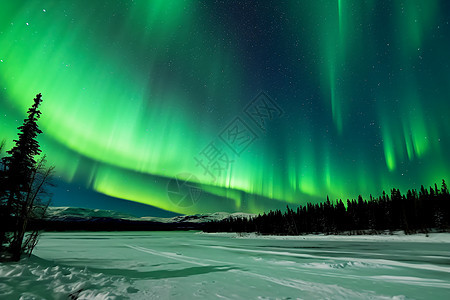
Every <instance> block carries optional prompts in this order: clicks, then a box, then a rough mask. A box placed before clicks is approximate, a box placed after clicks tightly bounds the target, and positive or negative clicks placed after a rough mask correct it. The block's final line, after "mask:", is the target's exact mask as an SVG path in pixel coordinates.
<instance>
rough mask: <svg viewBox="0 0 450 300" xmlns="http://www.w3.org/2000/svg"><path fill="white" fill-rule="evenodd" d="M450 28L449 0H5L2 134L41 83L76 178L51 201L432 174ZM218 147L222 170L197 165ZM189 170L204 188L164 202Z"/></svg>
mask: <svg viewBox="0 0 450 300" xmlns="http://www.w3.org/2000/svg"><path fill="white" fill-rule="evenodd" d="M449 22H450V3H449V2H448V1H445V0H442V1H435V0H430V1H421V0H408V1H406V0H405V1H401V0H399V1H385V0H383V1H376V0H365V1H359V0H358V1H357V0H310V1H293V0H291V1H272V3H271V2H270V1H260V2H257V3H253V1H187V0H186V1H183V0H174V1H167V0H153V1H146V0H134V1H132V0H122V1H113V0H111V1H103V0H101V1H87V0H82V1H81V0H80V1H56V0H53V1H50V0H49V1H44V0H27V1H13V0H3V1H2V2H1V4H0V60H1V61H0V138H4V139H6V141H7V147H6V148H9V147H10V146H11V145H12V140H13V139H14V138H15V137H16V134H17V129H16V128H17V126H19V125H20V123H21V121H22V119H23V118H24V117H25V113H26V110H27V107H29V106H30V105H31V103H32V99H33V97H34V96H35V95H36V94H37V93H39V92H40V93H42V95H43V99H44V102H43V105H42V109H41V110H42V118H41V119H40V121H39V124H40V128H41V129H42V130H43V132H44V133H43V134H42V135H41V136H40V142H41V145H42V149H43V151H44V152H45V153H46V154H47V157H48V160H49V161H50V162H51V163H52V164H53V165H55V166H56V172H57V174H56V176H57V178H58V180H60V181H61V182H64V183H67V184H64V189H65V188H66V186H69V187H71V188H67V192H66V194H64V193H58V197H59V198H58V197H55V198H54V200H53V201H54V203H55V204H57V203H59V202H64V201H66V199H63V198H64V197H67V198H70V199H71V201H72V202H71V205H72V206H77V203H78V202H77V201H78V198H77V194H76V193H75V192H73V191H76V190H77V189H87V190H92V191H95V192H98V193H101V194H105V195H109V196H112V197H115V198H120V199H124V200H129V201H135V202H140V203H145V204H148V205H151V206H154V207H157V208H161V209H164V210H168V211H172V212H176V213H186V214H191V213H204V212H214V211H247V212H252V213H258V212H262V211H264V210H268V209H273V208H280V207H285V206H286V204H289V205H291V206H293V205H295V204H304V203H306V202H307V201H313V202H316V201H323V200H325V199H326V196H327V195H329V197H330V199H335V198H342V199H346V198H355V197H357V196H358V194H362V195H363V196H365V197H367V196H368V195H369V194H373V195H378V194H380V193H381V191H382V190H386V191H389V190H390V189H391V188H393V187H396V188H400V189H401V190H402V191H404V190H406V189H409V188H419V187H420V185H421V184H424V185H431V184H434V183H435V182H436V183H438V184H439V183H440V182H441V180H442V179H448V180H450V176H449V175H450V155H449V154H448V149H450V121H449V120H450V119H449V113H450V55H449V53H450V24H449ZM261 91H263V92H264V93H265V94H266V95H267V96H268V97H269V98H268V99H269V100H267V101H269V102H266V104H268V105H269V106H268V107H269V108H274V107H278V108H279V110H277V111H275V110H270V109H267V107H266V109H265V110H264V109H263V108H262V107H263V106H261V103H263V102H261V101H262V100H260V99H259V98H257V96H258V95H260V92H261ZM258 99H259V100H258ZM252 101H253V102H252ZM255 101H256V102H255ZM258 101H259V102H258ZM271 101H272V102H271ZM252 103H253V104H255V103H257V104H258V103H259V104H258V105H259V106H258V107H259V108H260V109H261V111H263V112H264V113H265V114H266V115H265V116H266V117H265V118H264V121H265V123H264V126H262V127H261V126H259V125H260V124H259V125H258V124H257V123H256V122H255V121H254V120H252V118H251V116H252V115H251V114H249V113H248V111H249V110H248V108H249V107H250V109H251V108H252ZM274 105H275V106H274ZM253 108H254V107H253ZM270 113H273V115H272V114H270ZM236 120H240V121H238V122H241V123H239V124H238V125H237V127H236V126H235V125H236V124H235V123H233V122H236ZM259 120H260V121H261V119H259ZM233 126H234V127H233ZM239 126H241V127H239ZM233 128H234V130H236V131H235V133H239V132H241V131H242V129H243V128H248V129H249V131H248V132H247V135H246V137H243V138H242V136H240V137H239V138H237V139H238V141H237V140H234V142H238V143H240V147H241V148H240V150H239V151H232V149H230V147H227V145H226V143H224V136H228V137H229V138H230V132H231V131H230V130H231V129H233ZM248 133H252V134H251V135H250V136H249V135H248ZM235 138H236V137H235ZM247 138H250V140H248V139H247ZM225 139H226V138H225ZM246 141H247V142H248V141H250V142H248V144H246V143H247V142H246ZM208 145H214V147H215V148H214V149H216V150H218V151H219V152H220V154H218V153H219V152H217V153H215V154H216V156H215V157H214V158H215V159H216V160H215V161H216V162H217V159H220V162H222V163H224V158H225V157H226V158H227V159H228V162H227V163H225V164H222V166H225V167H224V168H223V169H220V170H219V169H217V168H213V169H212V170H214V172H216V178H215V180H214V179H213V178H212V177H211V176H210V174H209V173H208V172H205V170H204V169H203V168H202V167H201V166H200V165H199V163H198V160H196V159H195V158H199V157H201V156H202V155H203V154H204V153H203V154H202V151H204V150H205V149H209V150H208V151H209V152H208V151H207V153H208V154H209V155H213V154H214V153H213V152H211V151H212V150H213V148H211V147H210V148H206V147H208ZM242 149H243V150H242ZM241 150H242V151H241ZM203 158H204V159H206V156H204V157H203ZM210 158H211V157H210ZM219 171H220V172H219ZM219 173H220V174H219ZM182 174H184V175H182ZM191 175H193V176H191ZM180 176H181V178H190V179H189V180H190V181H192V182H193V183H194V184H196V185H197V186H198V187H201V188H202V189H203V194H202V196H201V197H200V198H199V199H198V201H196V202H195V203H193V204H192V205H180V203H176V201H174V200H173V198H170V197H169V195H168V187H170V182H173V178H180ZM169 189H170V188H169ZM70 191H72V192H70ZM63 195H65V196H63ZM90 201H91V200H90ZM95 201H96V199H92V206H95ZM129 201H124V202H123V203H124V204H123V205H124V206H126V205H127V204H128V203H129Z"/></svg>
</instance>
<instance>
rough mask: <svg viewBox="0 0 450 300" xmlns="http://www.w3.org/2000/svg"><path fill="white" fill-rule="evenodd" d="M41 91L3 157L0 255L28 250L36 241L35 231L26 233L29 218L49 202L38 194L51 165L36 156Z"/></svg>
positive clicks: (9, 256)
mask: <svg viewBox="0 0 450 300" xmlns="http://www.w3.org/2000/svg"><path fill="white" fill-rule="evenodd" d="M41 102H42V95H41V94H38V95H36V98H34V103H33V105H32V106H31V107H30V108H29V109H28V112H27V113H28V117H27V118H26V119H25V120H24V121H23V124H22V125H21V126H19V127H18V129H19V133H18V136H19V137H18V139H17V140H14V143H15V145H14V146H13V148H12V149H11V150H9V151H7V154H9V156H6V157H4V158H2V176H1V177H2V186H3V187H2V189H1V190H2V191H1V195H0V196H1V199H0V216H1V218H2V220H1V223H2V224H1V227H2V229H1V233H0V239H1V241H0V242H1V243H0V247H1V249H0V250H1V258H2V259H10V260H13V261H18V260H19V259H20V256H21V254H22V253H27V254H31V252H32V251H33V248H34V246H35V245H36V243H37V238H38V232H37V231H33V232H31V233H29V234H28V235H26V230H27V224H28V222H29V220H30V219H33V218H41V217H43V215H44V213H45V210H46V208H47V206H48V203H47V204H45V205H44V204H43V201H42V199H41V196H42V195H43V194H45V189H44V187H45V185H46V184H47V183H48V180H49V178H50V175H51V173H52V171H53V167H50V168H46V167H45V162H46V161H45V156H44V157H42V158H41V159H39V160H38V161H36V160H35V157H36V156H38V155H39V154H40V153H41V150H40V149H39V143H38V141H37V140H36V138H37V136H38V134H40V133H42V131H41V130H40V129H39V127H38V125H37V121H38V119H39V117H40V115H41V112H40V110H39V105H40V103H41Z"/></svg>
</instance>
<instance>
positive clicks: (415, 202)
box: [204, 180, 450, 235]
mask: <svg viewBox="0 0 450 300" xmlns="http://www.w3.org/2000/svg"><path fill="white" fill-rule="evenodd" d="M449 228H450V194H449V190H448V188H447V185H446V183H445V181H444V180H442V187H441V188H438V186H437V185H436V184H435V185H434V188H433V187H430V188H429V189H426V188H424V187H423V186H422V187H421V188H420V190H419V192H417V190H408V192H407V193H406V194H401V193H400V190H398V189H392V190H391V194H390V196H389V195H387V194H386V193H385V192H383V194H382V195H381V196H380V197H378V198H373V197H372V196H370V199H369V200H365V199H363V198H362V197H361V196H359V197H358V199H357V200H355V199H353V200H347V203H346V205H345V204H344V202H343V201H342V200H338V201H336V203H332V202H331V201H330V200H329V199H328V197H327V201H326V202H322V203H319V204H311V203H308V204H307V205H306V206H299V207H298V208H297V210H293V209H291V208H289V207H287V210H286V211H285V212H282V211H280V210H275V211H270V212H268V213H264V214H263V215H258V216H256V217H253V218H245V217H230V218H227V219H224V220H221V221H211V222H209V223H207V224H206V225H205V228H204V231H205V232H257V233H261V234H276V235H299V234H307V233H328V234H333V233H339V232H350V233H360V232H361V233H362V232H367V231H369V232H373V233H376V232H378V231H384V230H390V231H394V230H404V231H405V233H414V232H418V231H420V232H428V230H430V229H438V230H449Z"/></svg>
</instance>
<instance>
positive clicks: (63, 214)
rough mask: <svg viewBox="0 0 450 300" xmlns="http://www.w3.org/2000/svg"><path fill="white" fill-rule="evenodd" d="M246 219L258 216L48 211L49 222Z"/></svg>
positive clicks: (221, 213) (178, 221)
mask: <svg viewBox="0 0 450 300" xmlns="http://www.w3.org/2000/svg"><path fill="white" fill-rule="evenodd" d="M230 216H231V217H245V218H250V217H253V216H256V215H254V214H249V213H242V212H235V213H227V212H215V213H210V214H195V215H183V216H176V217H172V218H161V217H140V218H139V217H135V216H132V215H129V214H125V213H121V212H118V211H114V210H103V209H91V208H82V207H55V206H51V207H49V208H48V210H47V217H46V218H47V219H48V220H52V221H54V220H58V221H71V220H73V219H77V220H91V219H97V218H108V219H120V220H130V221H150V222H158V223H204V222H208V221H213V220H223V219H225V218H228V217H230Z"/></svg>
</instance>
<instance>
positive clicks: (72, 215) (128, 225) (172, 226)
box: [30, 207, 254, 231]
mask: <svg viewBox="0 0 450 300" xmlns="http://www.w3.org/2000/svg"><path fill="white" fill-rule="evenodd" d="M230 216H234V217H246V218H249V217H252V216H254V215H252V214H248V213H227V212H215V213H211V214H196V215H183V216H176V217H172V218H160V217H135V216H132V215H129V214H125V213H122V212H118V211H115V210H102V209H91V208H81V207H49V208H48V211H47V216H46V218H45V219H44V220H41V221H35V222H33V223H31V225H30V227H33V228H34V227H38V228H39V229H43V230H49V231H66V230H88V231H90V230H92V231H126V230H201V229H202V227H203V225H204V224H205V223H207V222H209V221H220V220H223V219H226V218H228V217H230Z"/></svg>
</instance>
